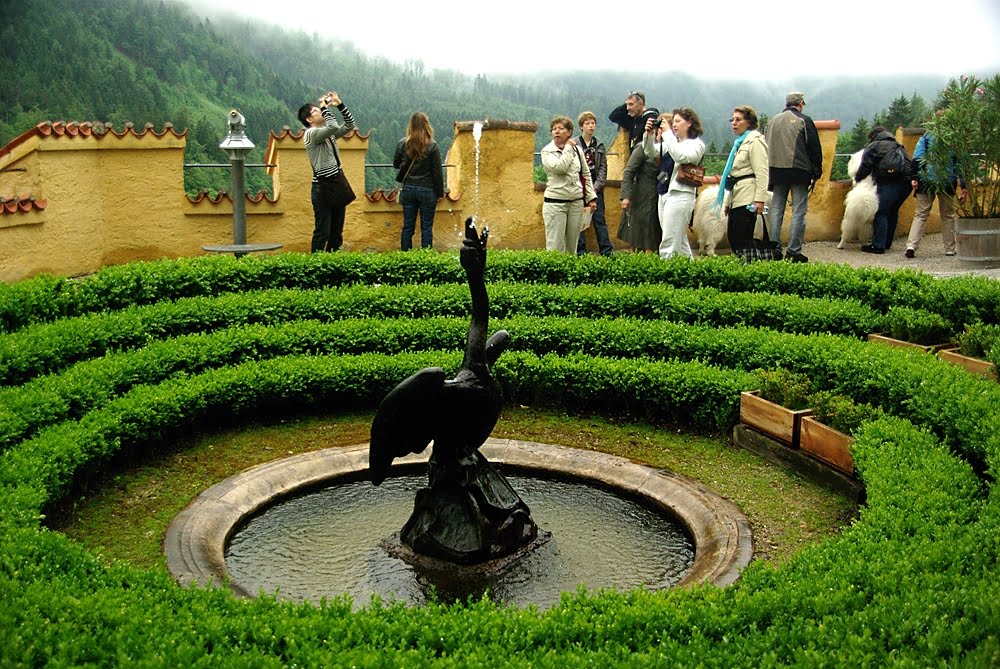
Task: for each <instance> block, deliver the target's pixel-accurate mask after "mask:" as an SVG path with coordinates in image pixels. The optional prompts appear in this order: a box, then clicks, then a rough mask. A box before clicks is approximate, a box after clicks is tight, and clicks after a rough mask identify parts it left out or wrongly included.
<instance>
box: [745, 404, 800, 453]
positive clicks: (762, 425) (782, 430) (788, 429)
mask: <svg viewBox="0 0 1000 669" xmlns="http://www.w3.org/2000/svg"><path fill="white" fill-rule="evenodd" d="M811 413H812V409H799V410H795V411H793V410H792V409H786V408H785V407H783V406H781V405H780V404H775V403H774V402H769V401H767V400H765V399H763V398H762V397H760V396H759V395H758V394H757V391H751V392H743V393H740V422H741V423H743V424H744V425H747V426H749V427H752V428H753V429H755V430H758V431H760V432H763V433H764V434H766V435H769V436H771V437H774V438H775V439H777V440H778V441H780V442H781V443H783V444H786V445H788V446H791V447H792V448H798V447H799V425H800V423H801V421H802V417H803V416H808V415H809V414H811Z"/></svg>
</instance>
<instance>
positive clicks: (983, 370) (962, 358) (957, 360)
mask: <svg viewBox="0 0 1000 669" xmlns="http://www.w3.org/2000/svg"><path fill="white" fill-rule="evenodd" d="M937 354H938V357H939V358H941V359H942V360H947V361H948V362H951V363H954V364H956V365H958V366H959V367H962V368H964V369H965V370H966V371H967V372H969V373H971V374H978V375H979V376H985V377H986V378H988V379H993V380H994V381H996V380H997V368H996V365H994V364H993V363H992V362H990V361H989V360H980V359H979V358H970V357H969V356H967V355H962V354H961V353H959V352H958V350H957V349H943V350H941V351H938V352H937Z"/></svg>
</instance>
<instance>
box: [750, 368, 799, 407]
mask: <svg viewBox="0 0 1000 669" xmlns="http://www.w3.org/2000/svg"><path fill="white" fill-rule="evenodd" d="M758 376H760V396H761V397H762V398H764V399H765V400H767V401H768V402H774V403H775V404H780V405H781V406H783V407H785V408H786V409H791V410H793V411H799V410H802V409H808V408H809V398H810V395H811V394H812V382H811V381H810V380H809V377H808V376H806V375H805V374H799V373H797V372H790V371H788V370H787V369H772V370H763V371H760V372H758Z"/></svg>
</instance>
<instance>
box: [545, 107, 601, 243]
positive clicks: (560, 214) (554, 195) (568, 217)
mask: <svg viewBox="0 0 1000 669" xmlns="http://www.w3.org/2000/svg"><path fill="white" fill-rule="evenodd" d="M549 131H550V132H551V133H552V141H551V142H549V143H548V144H547V145H546V146H545V148H543V149H542V167H544V168H545V172H546V174H548V177H549V178H548V181H546V184H545V197H544V202H543V204H542V220H543V221H544V222H545V248H546V250H548V251H564V252H566V253H573V254H575V253H576V243H577V240H578V239H579V238H580V225H581V222H582V219H583V208H584V206H586V207H589V208H590V210H591V211H593V210H594V209H595V208H596V207H597V192H596V191H595V190H594V184H593V182H592V181H591V180H590V168H589V167H587V159H586V158H584V156H583V151H581V150H580V147H578V146H577V145H576V142H575V141H573V121H571V120H570V119H569V118H568V117H566V116H557V117H555V118H554V119H552V121H551V122H550V123H549Z"/></svg>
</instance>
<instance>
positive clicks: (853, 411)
mask: <svg viewBox="0 0 1000 669" xmlns="http://www.w3.org/2000/svg"><path fill="white" fill-rule="evenodd" d="M809 406H811V407H812V410H813V417H814V418H816V420H818V421H820V422H821V423H824V424H826V425H829V426H830V427H832V428H833V429H835V430H838V431H840V432H843V433H845V434H851V433H853V432H854V431H855V430H857V429H858V427H859V426H860V425H861V423H862V422H863V421H866V420H874V419H876V418H880V417H881V416H883V415H884V412H883V411H882V410H881V409H879V408H878V407H873V406H872V405H870V404H866V403H857V402H855V401H854V400H852V399H851V398H850V397H847V396H845V395H839V394H837V393H834V392H831V391H829V390H820V391H818V392H815V393H813V394H812V395H811V396H810V397H809Z"/></svg>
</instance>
